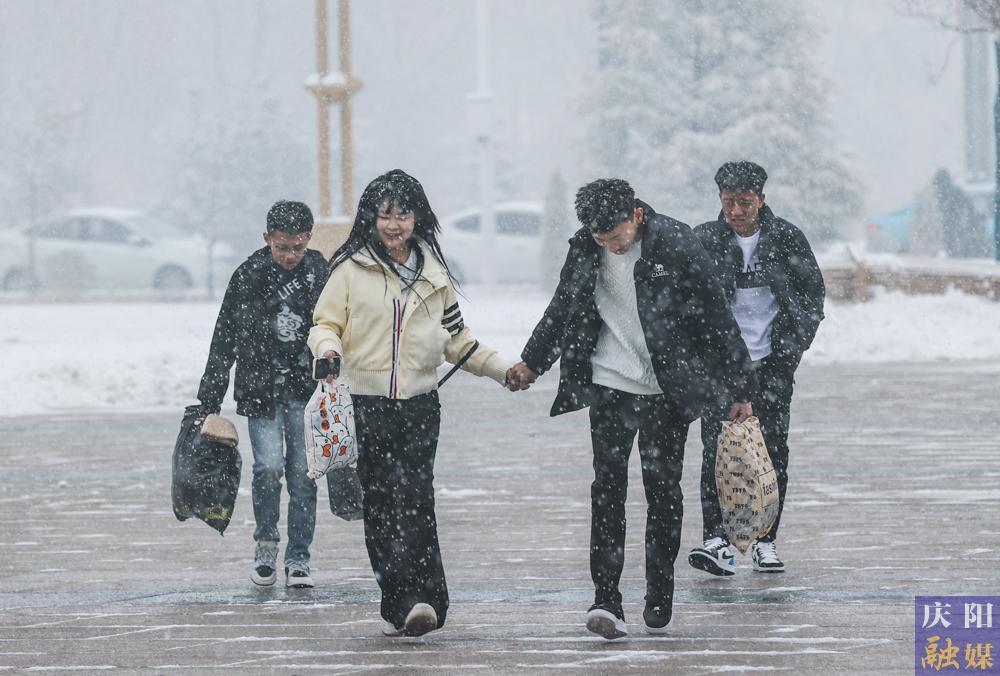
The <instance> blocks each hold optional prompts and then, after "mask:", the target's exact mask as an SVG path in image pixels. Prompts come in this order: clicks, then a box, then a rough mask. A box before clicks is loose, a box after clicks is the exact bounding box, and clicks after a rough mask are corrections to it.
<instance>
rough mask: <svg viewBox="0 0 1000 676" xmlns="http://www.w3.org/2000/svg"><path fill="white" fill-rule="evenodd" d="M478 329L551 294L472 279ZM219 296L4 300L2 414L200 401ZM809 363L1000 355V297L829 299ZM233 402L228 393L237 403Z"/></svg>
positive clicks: (522, 319) (525, 330) (520, 334)
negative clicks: (212, 299)
mask: <svg viewBox="0 0 1000 676" xmlns="http://www.w3.org/2000/svg"><path fill="white" fill-rule="evenodd" d="M465 296H466V299H465V300H464V301H462V307H463V313H464V315H465V318H466V323H467V324H468V325H469V326H470V327H471V328H472V330H473V332H474V333H475V335H476V336H477V337H478V338H479V339H480V340H482V341H483V342H484V343H487V344H489V345H491V346H493V347H496V348H497V349H499V350H500V351H501V353H502V354H504V355H505V356H506V357H508V358H509V359H516V358H517V355H518V354H519V353H520V350H521V348H522V347H523V345H524V341H525V340H526V338H527V336H528V335H529V333H530V332H531V329H532V328H533V327H534V325H535V323H536V322H537V321H538V318H539V317H540V316H541V314H542V312H543V310H544V308H545V305H546V303H547V301H548V298H547V297H546V296H544V295H543V294H542V293H540V292H539V291H537V290H535V289H519V290H516V291H514V290H511V289H507V290H500V289H489V288H481V287H469V288H467V289H466V290H465ZM217 311H218V303H217V302H216V303H86V304H38V305H27V304H24V305H22V304H5V305H2V306H0V316H2V317H3V321H2V323H0V347H2V351H3V352H2V353H3V370H2V373H3V379H4V381H5V382H4V385H5V386H4V387H3V388H2V390H0V415H23V414H34V413H44V412H46V411H53V410H74V411H77V410H97V409H100V410H107V409H113V410H116V411H141V410H164V409H179V408H180V407H182V406H184V405H187V404H189V403H193V401H194V395H195V393H196V391H197V388H198V381H199V379H200V377H201V372H202V369H203V368H204V365H205V358H206V356H207V354H208V345H209V341H210V339H211V334H212V328H213V326H214V322H215V316H216V313H217ZM826 315H827V319H826V321H825V322H824V323H823V324H822V326H821V327H820V332H819V335H818V337H817V339H816V342H815V344H814V346H813V349H812V350H811V351H810V352H808V353H807V354H806V357H805V359H804V363H805V364H807V365H808V364H831V363H851V362H901V361H938V360H998V359H1000V339H998V336H1000V303H996V302H992V301H989V300H985V299H983V298H978V297H972V296H966V295H963V294H961V293H958V292H952V293H948V294H946V295H943V296H904V295H902V294H898V293H884V294H881V295H880V296H878V297H877V298H876V299H875V300H874V301H873V302H870V303H867V304H863V305H843V304H828V305H827V308H826ZM230 404H231V402H230Z"/></svg>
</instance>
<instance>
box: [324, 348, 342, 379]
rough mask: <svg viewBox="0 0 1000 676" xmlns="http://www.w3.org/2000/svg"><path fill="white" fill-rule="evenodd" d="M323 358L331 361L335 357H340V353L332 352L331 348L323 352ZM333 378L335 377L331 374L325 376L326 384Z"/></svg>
mask: <svg viewBox="0 0 1000 676" xmlns="http://www.w3.org/2000/svg"><path fill="white" fill-rule="evenodd" d="M323 359H326V360H327V361H331V362H332V361H334V360H336V359H340V355H339V354H337V353H336V352H334V351H333V350H327V351H326V352H324V353H323ZM334 380H335V378H334V377H333V376H332V375H331V376H327V377H326V384H327V385H329V384H330V383H332V382H333V381H334Z"/></svg>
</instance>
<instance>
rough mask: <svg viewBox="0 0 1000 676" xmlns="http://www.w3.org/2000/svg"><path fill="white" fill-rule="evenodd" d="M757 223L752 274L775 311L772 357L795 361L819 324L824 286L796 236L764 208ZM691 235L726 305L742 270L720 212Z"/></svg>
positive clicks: (795, 231)
mask: <svg viewBox="0 0 1000 676" xmlns="http://www.w3.org/2000/svg"><path fill="white" fill-rule="evenodd" d="M758 217H759V219H760V240H759V241H758V242H757V260H758V261H759V262H760V271H759V272H758V274H763V275H764V276H765V279H767V282H768V284H767V285H768V287H769V288H770V289H771V292H772V293H773V294H774V298H775V300H777V301H778V308H779V309H778V315H777V317H775V318H774V324H773V325H772V327H771V349H772V350H773V351H774V353H775V354H776V355H778V356H789V357H793V358H795V359H796V360H797V359H798V358H801V356H802V353H803V352H805V351H806V350H808V349H809V346H810V345H812V342H813V338H815V336H816V330H817V329H818V328H819V323H820V321H822V319H823V300H824V299H825V297H826V286H825V285H824V284H823V275H822V273H821V272H820V270H819V265H818V264H817V263H816V257H815V256H814V255H813V252H812V249H811V248H810V246H809V242H808V241H807V240H806V236H805V235H803V234H802V231H801V230H799V229H798V228H797V227H795V226H794V225H792V224H791V223H789V222H788V221H786V220H784V219H783V218H778V217H777V216H775V215H774V213H773V212H772V211H771V209H770V207H768V206H766V205H765V206H764V207H762V208H761V210H760V212H759V216H758ZM694 233H695V234H696V235H697V236H698V239H699V240H701V243H702V246H704V247H705V250H706V251H707V252H708V255H709V256H711V258H712V260H713V261H714V262H715V264H716V266H717V270H718V275H719V281H720V282H721V283H722V288H723V289H724V290H725V292H726V298H728V299H729V300H732V298H733V295H734V294H735V293H736V275H737V274H738V273H739V272H740V270H741V269H742V267H743V251H742V249H740V245H739V243H737V241H736V235H735V233H734V232H733V229H732V228H731V227H730V226H729V224H728V223H726V219H725V217H724V216H723V215H722V213H721V212H720V213H719V218H718V219H717V220H714V221H709V222H707V223H702V224H701V225H699V226H697V227H696V228H695V229H694ZM796 363H797V361H796Z"/></svg>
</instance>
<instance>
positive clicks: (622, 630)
mask: <svg viewBox="0 0 1000 676" xmlns="http://www.w3.org/2000/svg"><path fill="white" fill-rule="evenodd" d="M587 631H589V632H591V633H593V634H597V635H598V636H601V637H603V638H606V639H608V640H609V641H613V640H615V639H616V638H623V637H625V636H628V628H627V627H626V626H625V613H623V612H622V611H621V609H617V608H616V609H615V610H609V609H608V608H605V607H603V606H598V605H594V606H591V607H590V610H588V611H587Z"/></svg>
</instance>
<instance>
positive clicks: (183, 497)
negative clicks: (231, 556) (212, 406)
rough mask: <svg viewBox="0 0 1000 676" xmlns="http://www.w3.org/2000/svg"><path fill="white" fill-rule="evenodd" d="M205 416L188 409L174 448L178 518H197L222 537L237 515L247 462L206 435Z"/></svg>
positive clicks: (175, 513)
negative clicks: (244, 468) (241, 473)
mask: <svg viewBox="0 0 1000 676" xmlns="http://www.w3.org/2000/svg"><path fill="white" fill-rule="evenodd" d="M201 417H202V416H201V415H200V407H199V406H188V407H187V408H185V409H184V418H183V419H182V420H181V431H180V434H178V435H177V443H176V444H175V445H174V458H173V486H172V490H171V497H172V499H173V506H174V516H176V517H177V520H178V521H186V520H187V519H190V518H191V517H195V518H197V519H200V520H202V521H204V522H205V523H207V524H208V525H209V526H211V527H212V528H214V529H215V530H217V531H219V534H220V535H222V534H223V533H225V531H226V527H227V526H229V520H230V519H231V518H232V516H233V507H234V506H235V505H236V494H237V492H239V489H240V471H241V470H242V468H243V460H242V459H241V458H240V452H239V449H238V448H236V447H234V446H230V445H227V444H225V443H220V442H218V441H212V440H209V439H207V438H205V437H203V436H202V434H201V424H202V420H201V419H200V418H201Z"/></svg>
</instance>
